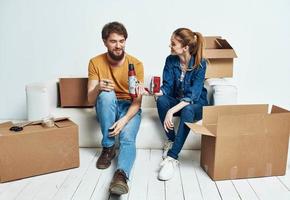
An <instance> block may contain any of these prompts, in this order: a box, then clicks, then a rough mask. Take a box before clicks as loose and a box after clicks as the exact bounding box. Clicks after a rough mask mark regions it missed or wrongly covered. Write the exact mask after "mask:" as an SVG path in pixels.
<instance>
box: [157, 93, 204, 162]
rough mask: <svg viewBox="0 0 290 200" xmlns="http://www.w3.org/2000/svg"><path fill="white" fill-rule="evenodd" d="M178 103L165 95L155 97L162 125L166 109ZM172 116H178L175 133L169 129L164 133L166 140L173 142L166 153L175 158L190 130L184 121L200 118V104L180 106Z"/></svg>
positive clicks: (178, 101)
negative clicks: (178, 121) (177, 125)
mask: <svg viewBox="0 0 290 200" xmlns="http://www.w3.org/2000/svg"><path fill="white" fill-rule="evenodd" d="M178 103H180V100H178V99H176V98H173V97H170V96H167V95H163V96H160V97H159V98H158V99H157V109H158V114H159V118H160V121H161V123H162V127H163V123H164V120H165V116H166V113H167V111H168V110H169V109H170V108H172V107H173V106H175V105H177V104H178ZM174 116H180V123H179V127H178V130H177V133H175V131H174V130H169V132H165V133H166V135H167V138H168V140H171V141H172V142H173V145H172V148H171V149H170V150H169V151H168V153H167V155H168V156H170V157H172V158H174V159H177V158H178V154H179V152H180V151H181V149H182V147H183V145H184V142H185V140H186V138H187V136H188V133H189V131H190V129H189V128H188V126H186V124H185V123H184V122H194V121H196V120H200V119H201V118H202V105H200V104H189V105H187V106H185V107H184V108H182V109H181V110H180V111H179V112H177V113H175V115H174Z"/></svg>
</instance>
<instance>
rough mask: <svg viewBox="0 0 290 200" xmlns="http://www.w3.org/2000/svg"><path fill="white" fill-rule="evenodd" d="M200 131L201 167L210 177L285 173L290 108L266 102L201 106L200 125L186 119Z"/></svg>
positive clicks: (289, 129)
mask: <svg viewBox="0 0 290 200" xmlns="http://www.w3.org/2000/svg"><path fill="white" fill-rule="evenodd" d="M186 124H187V126H188V127H190V129H191V130H192V131H193V132H194V133H198V134H201V135H202V140H201V160H200V164H201V167H202V168H203V169H204V170H205V171H206V173H207V174H208V175H209V176H210V177H211V178H212V179H213V180H226V179H238V178H251V177H263V176H281V175H284V174H285V171H286V165H287V153H288V143H289V133H290V128H289V127H290V112H289V111H288V110H285V109H283V108H280V107H277V106H272V109H271V112H270V113H268V105H264V104H261V105H224V106H206V107H204V108H203V120H202V125H198V124H194V123H186Z"/></svg>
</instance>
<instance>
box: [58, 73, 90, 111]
mask: <svg viewBox="0 0 290 200" xmlns="http://www.w3.org/2000/svg"><path fill="white" fill-rule="evenodd" d="M87 85H88V78H60V79H59V93H60V106H61V107H68V108H69V107H78V108H81V107H84V108H88V107H93V106H94V105H93V104H89V103H88V100H87V90H88V89H87V88H88V86H87Z"/></svg>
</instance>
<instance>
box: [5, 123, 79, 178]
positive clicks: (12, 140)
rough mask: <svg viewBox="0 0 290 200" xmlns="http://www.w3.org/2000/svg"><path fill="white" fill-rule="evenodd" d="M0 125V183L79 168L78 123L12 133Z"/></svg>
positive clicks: (34, 127)
mask: <svg viewBox="0 0 290 200" xmlns="http://www.w3.org/2000/svg"><path fill="white" fill-rule="evenodd" d="M11 126H12V123H11V122H6V123H3V124H0V149H1V150H0V182H6V181H11V180H16V179H22V178H25V177H30V176H35V175H39V174H45V173H49V172H55V171H60V170H64V169H70V168H75V167H79V145H78V126H77V125H76V124H75V123H73V122H72V121H70V120H65V121H60V122H55V126H54V127H52V128H44V127H42V126H41V125H33V126H26V127H24V130H23V131H20V132H13V131H10V130H9V128H10V127H11Z"/></svg>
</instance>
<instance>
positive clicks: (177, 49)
mask: <svg viewBox="0 0 290 200" xmlns="http://www.w3.org/2000/svg"><path fill="white" fill-rule="evenodd" d="M177 39H178V38H177V37H176V36H175V35H172V36H171V39H170V45H169V47H170V49H171V55H181V54H183V53H184V51H185V49H184V47H183V46H182V44H181V43H180V42H179V41H178V40H177Z"/></svg>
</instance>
